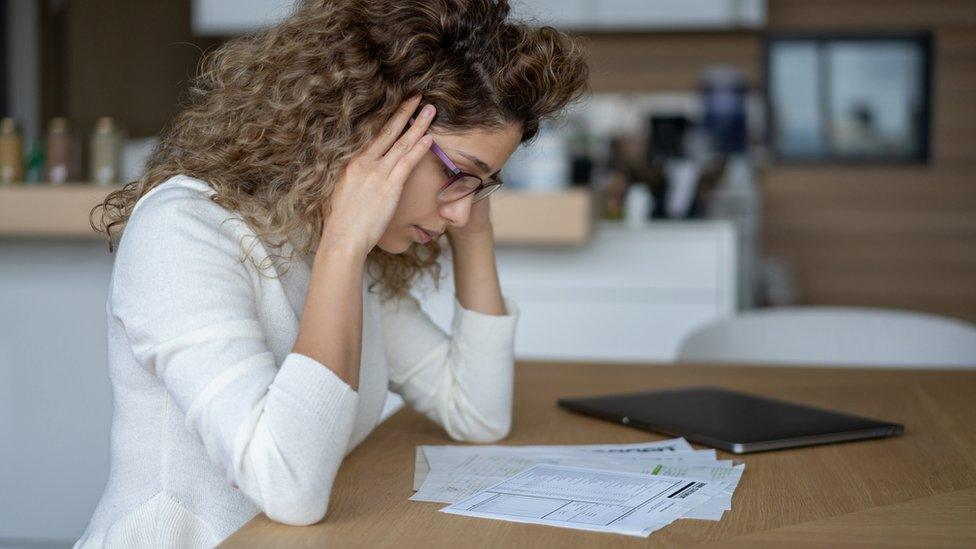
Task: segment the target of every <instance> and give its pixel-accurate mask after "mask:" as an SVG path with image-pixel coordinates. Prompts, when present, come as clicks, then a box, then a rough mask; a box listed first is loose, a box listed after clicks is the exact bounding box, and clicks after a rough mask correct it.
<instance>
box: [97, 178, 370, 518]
mask: <svg viewBox="0 0 976 549" xmlns="http://www.w3.org/2000/svg"><path fill="white" fill-rule="evenodd" d="M187 193H191V194H192V193H193V191H188V190H186V189H179V188H177V189H174V190H172V191H170V190H169V189H166V190H163V191H161V192H159V193H158V194H156V195H155V196H151V197H146V198H147V200H146V202H145V203H143V204H141V209H139V208H137V209H136V210H135V212H134V213H133V215H132V217H131V218H130V220H129V223H128V225H127V226H126V229H125V232H124V234H123V238H122V241H121V242H120V246H119V251H118V256H117V258H116V262H115V268H114V271H113V281H112V289H111V292H110V297H109V299H110V305H111V309H112V311H113V315H114V317H115V319H116V320H117V321H118V322H120V323H121V325H122V326H123V327H124V329H125V333H126V336H127V338H128V341H129V344H130V346H131V348H132V352H133V355H134V357H135V359H136V361H137V362H138V363H139V364H140V365H141V366H142V367H143V368H145V370H146V371H147V372H149V373H150V374H151V375H154V376H155V377H156V378H158V379H159V380H160V381H161V382H162V383H163V384H164V385H165V387H166V389H167V390H168V392H169V393H170V395H171V398H172V400H173V402H174V403H175V405H176V406H178V407H179V408H180V409H181V410H182V412H183V413H184V415H185V422H186V428H187V429H188V430H189V431H190V432H191V433H192V434H193V435H194V436H195V437H197V438H198V439H199V440H200V441H201V442H202V444H203V446H204V448H205V449H206V452H207V454H208V456H209V458H210V459H211V460H212V461H213V462H214V463H215V464H217V465H218V466H219V467H220V469H221V470H222V472H223V473H224V474H225V475H226V478H227V480H228V482H230V483H231V485H232V486H234V487H236V488H238V489H240V490H241V491H242V492H243V493H244V494H245V495H246V496H247V497H248V498H249V499H250V500H251V501H252V502H253V503H254V504H255V505H256V506H257V507H258V508H260V509H261V511H263V512H264V513H265V514H266V515H267V516H268V517H269V518H270V519H272V520H275V521H278V522H283V523H287V524H293V525H305V524H312V523H315V522H318V521H319V520H321V519H322V518H323V517H324V516H325V514H326V511H327V508H328V502H329V495H330V492H331V488H332V483H333V480H334V478H335V475H336V472H337V470H338V468H339V465H340V463H341V461H342V459H343V457H344V456H345V453H346V448H347V444H348V442H349V438H350V435H351V432H352V426H353V422H354V419H355V414H356V408H357V404H358V398H359V395H358V393H357V392H356V391H354V390H353V389H352V388H351V387H350V386H349V385H348V384H346V383H345V382H344V381H343V380H342V379H340V378H339V377H338V376H337V375H335V374H334V373H333V372H332V370H330V369H329V368H327V367H326V366H325V365H323V364H321V363H319V362H318V361H316V360H313V359H312V358H309V357H307V356H304V355H301V354H298V353H294V352H292V353H289V354H287V356H285V357H284V358H283V360H282V361H281V364H278V363H277V361H276V358H275V357H274V356H273V354H272V352H271V350H270V349H269V347H268V345H267V342H266V339H265V335H264V332H263V328H262V325H261V324H260V322H259V321H258V314H259V311H258V309H257V306H256V303H257V300H256V296H255V292H254V287H255V285H256V284H260V281H259V280H256V279H255V278H252V277H257V276H258V275H257V273H253V274H252V272H251V271H249V270H248V268H247V267H246V266H245V265H244V264H243V263H242V262H241V261H240V260H239V256H241V257H242V251H243V249H242V248H241V236H242V235H244V234H247V233H246V232H245V231H244V230H243V229H241V227H242V226H244V224H243V221H242V220H240V219H239V218H231V217H229V212H228V211H227V210H225V209H223V208H222V207H220V206H219V205H217V204H215V203H213V202H211V201H210V200H209V199H207V198H206V197H204V196H203V195H201V194H197V195H196V196H188V194H187ZM250 234H251V235H252V237H253V232H251V233H250ZM245 240H246V239H245Z"/></svg>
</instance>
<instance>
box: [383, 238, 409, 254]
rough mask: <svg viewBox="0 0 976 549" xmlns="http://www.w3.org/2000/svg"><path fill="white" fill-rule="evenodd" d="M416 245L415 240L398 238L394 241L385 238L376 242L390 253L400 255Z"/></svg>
mask: <svg viewBox="0 0 976 549" xmlns="http://www.w3.org/2000/svg"><path fill="white" fill-rule="evenodd" d="M413 245H414V241H413V240H396V241H393V242H387V241H385V240H380V241H379V242H377V243H376V247H377V248H379V249H381V250H383V251H384V252H386V253H388V254H393V255H398V254H402V253H404V252H406V251H407V250H409V249H410V247H411V246H413Z"/></svg>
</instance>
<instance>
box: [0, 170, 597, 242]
mask: <svg viewBox="0 0 976 549" xmlns="http://www.w3.org/2000/svg"><path fill="white" fill-rule="evenodd" d="M119 188H121V187H120V186H117V185H105V186H99V185H89V184H83V183H73V184H72V183H67V184H64V185H50V184H30V185H6V186H0V238H2V237H49V238H98V237H100V236H102V235H100V234H99V233H96V232H95V231H94V230H92V228H91V225H90V224H89V221H88V214H89V213H90V212H91V209H92V208H93V207H94V206H95V205H96V204H98V203H100V202H101V201H102V200H103V199H104V198H105V196H106V195H107V194H108V193H109V192H111V191H114V190H116V189H119ZM490 200H491V217H492V224H493V226H494V228H495V241H496V242H497V243H498V244H510V245H522V244H555V245H578V244H582V243H584V242H586V241H587V240H588V239H589V237H590V231H591V228H592V215H591V196H590V191H589V189H586V188H572V189H566V190H560V191H520V190H507V189H506V190H502V189H499V190H498V191H497V192H495V193H493V194H492V195H491V198H490Z"/></svg>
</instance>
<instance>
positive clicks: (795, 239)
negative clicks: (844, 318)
mask: <svg viewBox="0 0 976 549" xmlns="http://www.w3.org/2000/svg"><path fill="white" fill-rule="evenodd" d="M769 16H770V21H769V24H770V27H771V28H773V29H848V30H850V29H861V28H864V29H869V28H873V29H917V28H930V29H932V30H933V31H934V33H935V71H934V77H935V81H934V87H933V88H934V89H933V92H934V93H933V101H934V109H933V120H932V146H933V149H932V153H933V160H932V162H931V164H930V165H928V166H902V167H897V166H877V167H839V166H817V167H805V168H788V167H772V168H771V169H769V170H768V172H767V173H766V176H765V178H764V199H765V211H766V218H765V221H764V235H765V239H764V243H765V252H766V253H767V254H769V255H777V256H780V257H784V258H786V259H788V260H790V262H791V263H792V264H793V265H794V267H795V269H796V272H797V277H798V280H797V283H798V286H799V289H800V292H801V297H802V299H803V301H804V302H806V303H816V304H846V305H864V306H880V307H897V308H907V309H916V310H922V311H929V312H934V313H939V314H946V315H951V316H957V317H961V318H965V319H968V320H970V321H976V3H973V2H970V1H955V0H939V1H930V2H913V1H880V0H859V1H857V2H847V1H839V0H824V1H818V2H806V1H799V0H771V2H770V12H769Z"/></svg>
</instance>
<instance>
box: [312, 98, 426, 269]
mask: <svg viewBox="0 0 976 549" xmlns="http://www.w3.org/2000/svg"><path fill="white" fill-rule="evenodd" d="M419 102H420V96H419V95H416V96H414V97H412V98H410V99H407V100H406V101H404V102H403V103H401V104H400V107H399V108H398V109H397V111H396V113H394V115H393V116H392V117H391V118H390V120H388V121H387V123H386V124H385V125H384V127H383V130H382V131H381V132H380V134H379V135H378V136H377V137H376V138H375V139H374V140H373V141H372V142H370V143H369V144H368V145H367V146H366V147H365V148H364V149H363V150H362V151H361V152H360V153H359V154H358V155H357V156H356V157H354V158H353V159H352V160H351V161H350V162H349V164H348V165H347V166H346V169H345V170H344V172H343V175H342V177H341V178H340V180H339V181H338V182H337V183H336V189H335V190H334V191H333V193H332V196H331V199H330V203H329V204H328V207H327V208H326V207H325V206H323V213H324V214H325V218H324V220H323V222H322V223H323V225H322V241H321V243H320V246H319V247H320V248H321V247H323V246H326V247H333V246H340V247H345V248H346V249H351V250H354V251H356V252H362V254H363V255H364V256H365V255H366V254H368V253H369V251H370V250H372V249H373V247H374V246H376V244H377V242H379V240H380V238H381V237H382V236H383V233H384V232H385V231H386V228H387V226H388V225H389V224H390V220H392V218H393V214H394V212H395V211H396V208H397V203H398V202H399V201H400V193H401V191H402V190H403V184H404V182H405V181H406V179H407V177H408V176H409V175H410V173H411V172H412V171H413V169H414V167H415V166H416V165H417V163H418V162H420V160H421V159H422V158H423V156H424V154H425V153H426V152H427V151H428V150H430V144H431V138H430V136H425V135H424V134H425V132H426V131H427V128H428V127H429V126H430V122H431V120H432V119H433V116H434V106H433V105H427V106H426V107H425V109H424V110H423V111H422V112H421V114H420V115H419V116H418V117H417V118H416V120H415V121H414V123H413V124H412V125H411V127H410V129H409V130H407V132H406V133H403V128H404V127H405V126H406V125H407V121H408V119H409V118H410V116H411V115H413V113H414V111H415V110H416V108H417V105H418V104H419ZM401 133H403V135H400V134H401ZM398 136H399V137H398Z"/></svg>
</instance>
